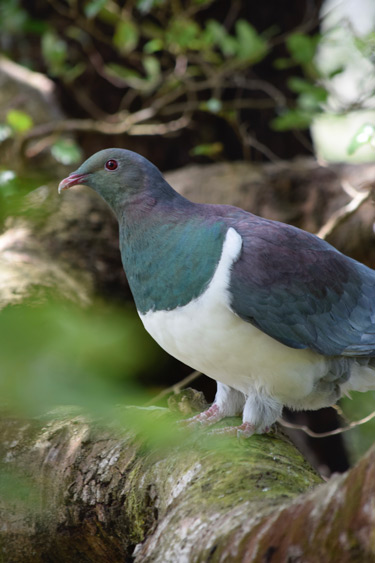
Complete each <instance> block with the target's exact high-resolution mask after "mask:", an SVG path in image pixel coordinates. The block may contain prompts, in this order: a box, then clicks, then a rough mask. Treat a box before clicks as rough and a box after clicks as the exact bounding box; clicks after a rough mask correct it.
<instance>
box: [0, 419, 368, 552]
mask: <svg viewBox="0 0 375 563" xmlns="http://www.w3.org/2000/svg"><path fill="white" fill-rule="evenodd" d="M126 412H127V414H126V416H125V418H124V420H126V421H127V422H126V425H127V428H126V429H125V430H122V432H121V433H119V431H118V427H117V430H116V429H115V428H114V427H112V428H109V427H107V428H106V427H105V426H102V427H100V426H98V424H93V423H92V422H90V421H89V420H88V419H87V418H84V417H83V416H82V415H79V414H70V415H69V414H66V415H65V416H64V415H61V413H60V415H58V414H56V413H55V414H54V415H53V416H54V419H51V420H49V421H48V420H47V421H44V422H43V421H42V420H37V421H35V420H34V421H20V420H11V419H8V420H6V419H3V420H1V421H0V436H1V437H2V438H1V440H2V448H1V449H2V475H3V473H4V471H5V472H7V474H8V475H11V476H12V477H13V478H14V479H15V482H16V483H17V479H19V478H20V476H21V475H23V476H25V475H26V476H27V477H28V479H29V483H28V487H29V488H27V487H26V488H25V484H24V491H25V490H26V491H27V493H25V492H23V496H22V495H21V496H19V495H18V498H17V495H16V494H15V493H14V495H13V497H12V496H11V495H8V498H4V495H2V498H1V501H0V506H1V511H0V530H1V550H2V561H4V563H11V562H12V563H21V562H22V563H28V562H30V563H41V562H54V563H59V562H61V563H69V562H74V563H76V562H78V561H79V562H80V563H86V562H87V563H95V562H100V563H106V562H111V563H116V562H120V561H136V562H142V563H144V562H151V561H153V562H160V563H165V562H169V561H171V562H172V561H176V562H177V561H178V562H179V563H184V562H189V563H190V562H192V561H215V562H219V561H220V562H221V561H222V562H224V561H225V562H226V561H247V562H259V563H260V562H265V561H267V562H290V561H309V562H311V563H314V562H321V561H340V563H341V562H342V563H345V562H349V561H350V562H355V561H358V562H361V563H364V562H367V561H368V562H370V561H374V559H375V535H374V530H375V450H374V449H372V450H371V451H369V452H368V454H367V455H366V456H365V457H364V458H363V459H362V460H361V461H360V463H359V464H358V465H357V466H356V467H354V468H353V469H352V470H351V471H349V472H348V473H346V474H344V475H340V476H338V475H337V476H334V477H333V478H331V479H330V480H329V482H327V483H324V484H323V483H322V482H321V479H320V477H318V476H317V474H316V473H315V472H314V470H313V469H312V468H311V467H310V466H309V465H308V464H307V462H306V461H305V460H304V459H303V457H302V456H301V455H300V454H299V452H298V451H297V450H296V449H295V448H294V446H293V445H292V444H291V443H290V442H289V440H288V439H287V438H285V437H284V436H283V435H282V434H280V433H279V432H277V433H276V434H275V433H274V434H270V435H263V436H257V435H255V436H253V437H252V438H250V439H249V440H244V441H238V440H233V439H230V440H228V441H227V440H224V441H223V438H222V437H220V440H219V441H217V440H216V439H213V437H212V436H210V435H207V434H206V433H203V434H195V433H194V434H192V435H188V436H185V435H184V434H182V435H180V433H179V432H177V434H176V433H174V432H170V433H169V434H168V438H167V437H166V436H164V437H163V432H161V438H160V439H158V440H156V441H155V439H153V438H151V437H149V431H150V429H151V428H155V425H156V426H157V425H158V423H159V422H160V421H161V420H164V419H165V418H166V419H167V420H166V422H167V425H168V427H170V426H171V425H173V424H174V420H173V421H172V420H170V418H171V415H170V414H166V413H165V411H164V409H156V410H152V409H151V410H144V409H143V410H141V411H138V409H135V408H134V409H126ZM139 412H142V413H143V415H144V417H143V418H142V420H143V422H142V424H143V430H142V431H140V430H139V427H136V426H134V425H132V423H131V421H132V420H134V418H137V416H138V415H139ZM137 428H138V429H137ZM164 428H165V427H164ZM168 442H169V443H170V445H167V443H168ZM23 478H25V477H23ZM16 490H17V489H16Z"/></svg>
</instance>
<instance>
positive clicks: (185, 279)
mask: <svg viewBox="0 0 375 563" xmlns="http://www.w3.org/2000/svg"><path fill="white" fill-rule="evenodd" d="M185 201H186V200H185ZM191 205H193V206H194V204H191ZM189 211H190V210H189V209H186V212H187V215H188V216H187V217H184V214H183V213H181V214H180V213H178V214H174V215H173V216H171V215H170V213H172V212H173V209H168V207H167V208H166V209H165V210H164V212H163V213H161V212H160V210H158V212H155V214H154V213H153V212H151V213H148V214H145V215H144V217H143V218H142V217H141V216H139V214H137V215H138V216H137V220H136V222H134V221H132V220H129V218H128V220H126V214H125V215H124V218H123V220H122V221H120V248H121V255H122V261H123V264H124V269H125V272H126V274H127V278H128V281H129V285H130V288H131V290H132V293H133V296H134V300H135V302H136V306H137V309H138V311H139V312H140V313H142V314H145V313H147V312H148V311H150V310H154V311H160V310H171V309H175V308H176V307H182V306H183V305H186V304H187V303H189V302H190V301H191V300H192V299H195V298H196V297H198V296H199V295H201V294H202V293H203V292H204V291H205V289H206V288H207V286H208V284H209V282H210V280H211V279H212V277H213V275H214V272H215V269H216V266H217V264H218V262H219V260H220V256H221V249H222V244H223V240H224V237H225V231H226V229H225V227H224V225H223V224H222V223H218V222H212V223H211V222H206V221H205V218H204V217H202V216H200V215H199V214H198V215H197V214H194V215H193V214H191V215H190V213H189Z"/></svg>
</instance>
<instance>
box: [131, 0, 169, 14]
mask: <svg viewBox="0 0 375 563" xmlns="http://www.w3.org/2000/svg"><path fill="white" fill-rule="evenodd" d="M165 3H166V0H137V2H136V6H137V8H138V10H139V11H140V12H142V13H143V14H147V13H148V12H151V10H152V9H153V8H157V7H158V6H162V5H163V4H165Z"/></svg>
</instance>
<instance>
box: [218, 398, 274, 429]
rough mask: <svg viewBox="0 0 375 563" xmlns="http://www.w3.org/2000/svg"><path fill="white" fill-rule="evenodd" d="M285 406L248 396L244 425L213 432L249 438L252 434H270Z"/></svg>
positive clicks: (271, 400) (269, 399)
mask: <svg viewBox="0 0 375 563" xmlns="http://www.w3.org/2000/svg"><path fill="white" fill-rule="evenodd" d="M282 410H283V405H282V404H281V403H279V402H278V401H276V400H275V399H273V398H271V397H268V396H265V395H261V394H257V393H253V394H250V395H248V396H247V398H246V402H245V407H244V409H243V418H242V421H243V422H242V424H241V425H240V426H228V427H226V428H218V429H217V430H213V431H212V432H213V433H214V434H225V435H227V436H237V437H238V438H248V437H249V436H251V435H252V434H255V433H256V434H264V433H266V432H269V430H270V427H271V426H272V424H273V423H274V422H276V420H277V419H278V418H279V417H280V416H281V412H282Z"/></svg>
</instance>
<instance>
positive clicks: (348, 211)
mask: <svg viewBox="0 0 375 563" xmlns="http://www.w3.org/2000/svg"><path fill="white" fill-rule="evenodd" d="M372 191H373V190H372V189H369V190H366V191H363V192H357V195H356V196H355V197H353V199H352V200H351V201H349V203H347V204H346V205H344V206H343V207H341V208H340V209H338V210H337V211H335V212H334V213H333V214H332V215H331V217H330V218H329V219H328V221H327V222H326V223H325V225H323V227H321V228H320V229H319V231H318V232H317V233H316V235H317V236H318V237H320V238H322V239H325V238H327V237H328V236H329V235H330V234H331V233H332V232H333V231H334V230H335V229H336V228H337V227H338V226H339V225H341V223H343V222H344V221H346V219H348V217H350V216H351V215H353V213H355V212H356V211H357V210H358V209H359V208H360V206H361V205H362V204H363V203H364V202H365V201H367V200H368V199H369V198H370V196H371V195H372Z"/></svg>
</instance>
